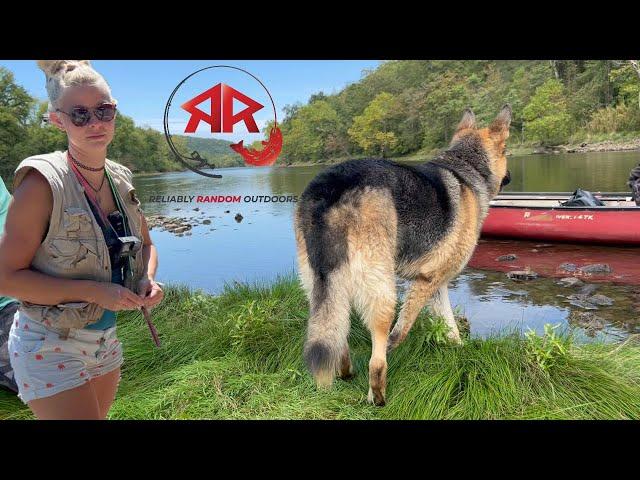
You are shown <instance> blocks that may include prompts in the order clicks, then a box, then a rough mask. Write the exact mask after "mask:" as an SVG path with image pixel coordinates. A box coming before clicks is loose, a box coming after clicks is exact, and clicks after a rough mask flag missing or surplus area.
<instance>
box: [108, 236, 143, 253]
mask: <svg viewBox="0 0 640 480" xmlns="http://www.w3.org/2000/svg"><path fill="white" fill-rule="evenodd" d="M141 246H142V242H141V241H140V239H139V238H138V237H134V236H130V237H118V242H117V244H116V247H115V252H116V258H126V257H131V256H133V255H135V254H136V252H137V251H138V250H140V247H141Z"/></svg>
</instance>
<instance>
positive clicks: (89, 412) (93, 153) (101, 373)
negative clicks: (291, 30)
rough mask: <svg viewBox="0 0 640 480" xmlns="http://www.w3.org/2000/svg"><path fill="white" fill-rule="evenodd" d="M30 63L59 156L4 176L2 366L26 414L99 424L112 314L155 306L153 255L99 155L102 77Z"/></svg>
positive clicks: (105, 401)
mask: <svg viewBox="0 0 640 480" xmlns="http://www.w3.org/2000/svg"><path fill="white" fill-rule="evenodd" d="M38 66H39V67H40V68H41V69H42V70H43V71H44V72H45V75H46V79H47V80H46V81H47V85H46V86H47V93H48V96H49V121H50V123H52V124H53V125H54V126H55V127H57V128H59V129H61V130H63V131H65V132H66V134H67V139H68V150H67V151H65V152H59V151H56V152H53V153H48V154H42V155H35V156H33V157H29V158H27V159H25V160H23V161H22V162H21V163H20V164H19V165H18V167H17V168H16V171H15V178H14V194H13V197H14V198H13V203H12V204H11V206H10V208H9V212H8V215H7V220H6V225H5V235H4V236H3V237H2V239H1V240H0V294H2V295H7V296H11V297H14V298H17V299H18V300H20V307H19V309H18V312H17V313H16V315H15V321H14V323H13V325H12V327H11V331H10V333H9V354H10V358H11V365H12V367H13V369H14V375H15V379H16V383H17V384H18V388H19V394H18V395H19V397H20V398H21V399H22V401H23V402H25V403H26V404H27V405H29V408H30V409H31V410H32V411H33V413H34V414H35V415H36V417H37V418H40V419H104V418H106V416H107V413H108V412H109V408H110V407H111V404H112V402H113V400H114V397H115V393H116V390H117V387H118V383H119V380H120V365H121V364H122V348H121V345H120V342H119V341H118V339H117V337H116V326H115V321H116V313H115V312H117V311H119V310H135V309H140V308H142V307H145V308H152V307H154V306H156V305H157V304H158V303H159V302H160V301H161V300H162V296H163V293H162V290H161V288H160V287H159V286H158V284H157V283H156V282H155V281H154V276H155V273H156V268H157V264H158V261H157V252H156V249H155V246H154V245H153V243H152V242H151V239H150V237H149V230H148V228H147V224H146V221H145V218H144V215H143V214H142V210H141V209H140V202H139V200H138V199H137V197H136V196H135V189H134V188H133V185H132V183H131V182H132V174H131V171H130V170H129V169H128V168H126V167H124V166H122V165H119V164H117V163H115V162H112V161H111V160H108V159H107V158H106V153H107V147H108V145H109V143H110V142H111V140H112V139H113V135H114V129H115V115H116V102H115V100H114V99H113V98H112V97H111V91H110V88H109V86H108V85H107V83H106V81H105V80H104V78H102V76H101V75H100V74H98V73H97V72H96V71H95V70H94V69H93V68H92V67H91V65H90V63H89V61H88V60H80V61H75V60H53V61H48V60H47V61H44V60H41V61H38Z"/></svg>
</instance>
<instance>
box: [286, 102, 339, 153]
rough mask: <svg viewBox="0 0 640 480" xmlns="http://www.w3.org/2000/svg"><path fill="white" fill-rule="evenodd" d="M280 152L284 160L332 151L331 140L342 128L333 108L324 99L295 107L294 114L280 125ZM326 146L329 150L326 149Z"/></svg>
mask: <svg viewBox="0 0 640 480" xmlns="http://www.w3.org/2000/svg"><path fill="white" fill-rule="evenodd" d="M281 128H282V136H283V147H282V151H283V156H284V158H286V159H288V160H295V161H305V160H307V161H308V160H319V159H320V158H322V157H323V156H324V155H325V154H327V153H328V152H329V153H335V152H333V151H331V150H330V149H331V148H333V144H332V143H331V142H332V141H333V142H334V141H335V136H336V134H339V133H340V132H341V131H344V129H343V127H342V125H341V124H340V119H339V117H338V114H337V112H336V111H335V109H334V108H333V107H332V106H331V105H330V104H329V103H328V102H327V101H325V100H316V101H314V102H313V103H310V104H309V105H306V106H304V107H301V108H299V109H298V110H297V112H296V114H295V116H294V117H293V118H292V119H291V120H290V121H288V122H285V123H284V124H282V125H281ZM328 149H329V150H328Z"/></svg>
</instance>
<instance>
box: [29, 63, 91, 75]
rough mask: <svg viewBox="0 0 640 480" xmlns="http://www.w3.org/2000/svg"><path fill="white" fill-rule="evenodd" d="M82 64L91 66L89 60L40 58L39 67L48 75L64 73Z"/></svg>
mask: <svg viewBox="0 0 640 480" xmlns="http://www.w3.org/2000/svg"><path fill="white" fill-rule="evenodd" d="M80 65H87V66H91V63H90V62H89V60H38V67H40V70H42V71H43V72H44V73H45V74H46V75H47V77H53V76H55V75H60V74H64V73H66V72H70V71H71V70H74V69H75V68H76V67H79V66H80Z"/></svg>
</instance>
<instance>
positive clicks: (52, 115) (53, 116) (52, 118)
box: [49, 112, 65, 132]
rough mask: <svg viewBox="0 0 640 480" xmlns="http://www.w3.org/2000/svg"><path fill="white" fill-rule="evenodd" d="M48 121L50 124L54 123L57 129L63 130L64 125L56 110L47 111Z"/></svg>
mask: <svg viewBox="0 0 640 480" xmlns="http://www.w3.org/2000/svg"><path fill="white" fill-rule="evenodd" d="M49 123H50V124H51V125H55V126H56V128H57V129H58V130H61V131H63V132H64V131H65V128H64V125H63V124H62V120H61V119H60V116H59V115H58V113H57V112H49Z"/></svg>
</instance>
